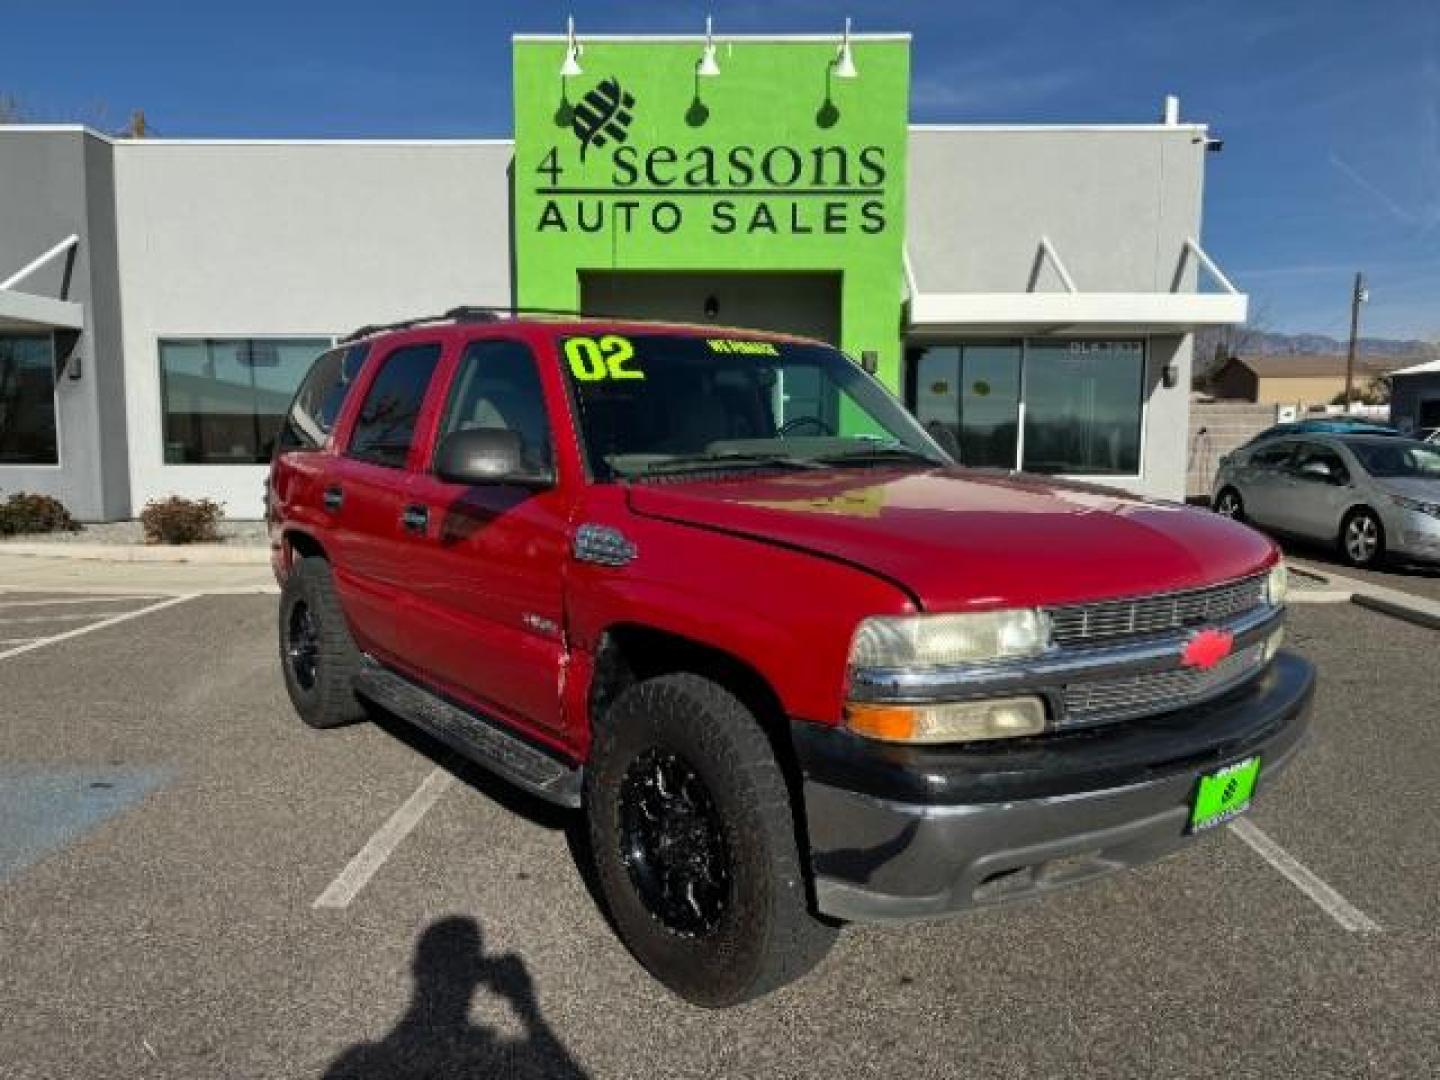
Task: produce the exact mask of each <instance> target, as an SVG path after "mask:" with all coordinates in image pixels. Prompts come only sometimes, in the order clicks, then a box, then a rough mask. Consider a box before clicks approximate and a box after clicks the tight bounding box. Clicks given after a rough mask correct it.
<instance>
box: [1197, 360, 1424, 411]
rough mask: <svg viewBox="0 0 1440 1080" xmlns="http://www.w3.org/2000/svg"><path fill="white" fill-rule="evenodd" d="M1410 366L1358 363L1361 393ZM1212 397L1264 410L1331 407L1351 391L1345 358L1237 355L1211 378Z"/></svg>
mask: <svg viewBox="0 0 1440 1080" xmlns="http://www.w3.org/2000/svg"><path fill="white" fill-rule="evenodd" d="M1405 363H1406V361H1405V360H1402V359H1398V358H1396V357H1393V356H1357V357H1356V358H1355V383H1354V388H1355V394H1356V396H1357V397H1359V396H1361V393H1362V391H1363V390H1364V389H1365V387H1366V386H1367V385H1368V384H1369V383H1371V382H1372V381H1374V380H1375V379H1378V378H1383V377H1385V376H1388V375H1390V374H1391V373H1392V372H1394V371H1395V370H1396V369H1397V368H1401V367H1403V366H1404V365H1405ZM1210 389H1211V393H1212V394H1213V395H1214V396H1215V397H1217V398H1222V399H1225V400H1227V401H1253V402H1257V403H1259V404H1262V405H1296V406H1299V407H1301V408H1308V407H1312V406H1322V405H1329V404H1330V403H1331V402H1333V401H1334V400H1335V399H1336V398H1337V397H1338V396H1339V395H1341V394H1343V393H1344V392H1345V357H1344V356H1315V355H1281V354H1277V355H1273V356H1232V357H1231V358H1230V359H1229V360H1227V361H1225V363H1224V364H1222V365H1221V366H1220V369H1219V370H1218V371H1217V372H1216V373H1215V375H1214V376H1213V377H1212V378H1211V382H1210Z"/></svg>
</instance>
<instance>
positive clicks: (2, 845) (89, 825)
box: [0, 765, 168, 883]
mask: <svg viewBox="0 0 1440 1080" xmlns="http://www.w3.org/2000/svg"><path fill="white" fill-rule="evenodd" d="M167 776H168V773H167V771H166V770H164V769H156V768H136V767H129V766H123V767H122V766H114V767H109V768H105V767H94V766H92V767H79V766H76V767H71V766H43V765H34V766H14V765H5V766H0V883H3V882H5V881H7V880H8V879H9V878H11V877H13V876H14V875H15V874H18V873H19V872H20V871H21V870H24V869H25V868H26V867H27V866H31V865H33V864H34V863H37V862H39V861H40V860H41V859H43V858H45V857H46V856H47V855H49V854H51V853H52V852H55V851H58V850H60V849H61V848H63V847H64V846H65V845H66V844H69V843H72V842H73V841H75V840H77V839H79V838H80V837H81V836H83V835H85V833H87V832H89V831H90V830H91V829H93V828H95V827H96V826H97V825H99V824H100V823H102V822H103V821H105V820H106V819H107V818H111V817H114V816H115V815H116V814H119V813H121V812H122V811H124V810H126V809H127V808H128V807H130V806H133V805H134V804H135V803H137V802H139V801H140V800H141V799H143V798H144V797H145V796H146V795H147V794H149V793H150V792H151V791H154V790H155V789H156V788H157V787H159V786H160V785H161V784H162V783H164V781H165V780H166V778H167Z"/></svg>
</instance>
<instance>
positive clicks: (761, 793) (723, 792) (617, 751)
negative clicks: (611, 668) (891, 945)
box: [585, 673, 836, 1008]
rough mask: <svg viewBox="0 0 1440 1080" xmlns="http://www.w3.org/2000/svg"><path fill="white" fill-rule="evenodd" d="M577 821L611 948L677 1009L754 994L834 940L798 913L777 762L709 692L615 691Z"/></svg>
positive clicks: (712, 688)
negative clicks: (621, 950) (585, 831)
mask: <svg viewBox="0 0 1440 1080" xmlns="http://www.w3.org/2000/svg"><path fill="white" fill-rule="evenodd" d="M585 810H586V816H587V819H588V826H589V832H590V847H591V852H592V857H593V858H594V860H595V871H596V877H597V879H598V881H599V885H600V891H601V893H602V895H603V896H604V899H605V902H606V904H607V906H608V907H609V909H610V914H611V916H612V918H613V919H614V921H615V925H616V928H617V929H618V930H619V932H620V936H621V938H622V940H623V941H624V942H625V945H626V946H627V947H628V948H629V949H630V951H631V952H632V953H633V954H634V955H635V957H636V959H638V960H639V961H640V963H641V964H643V965H644V966H645V968H646V969H647V970H649V971H650V973H651V974H652V975H654V976H655V977H656V978H657V979H658V980H660V982H662V983H664V984H665V985H666V986H667V987H669V988H670V989H671V990H673V991H674V992H675V993H676V994H678V995H679V996H680V997H682V998H684V999H685V1000H686V1001H689V1002H691V1003H693V1004H695V1005H701V1006H706V1007H709V1008H722V1007H725V1006H730V1005H737V1004H739V1003H741V1002H743V1001H748V1000H751V999H753V998H756V997H759V996H761V995H762V994H766V993H768V992H769V991H771V990H774V989H776V988H777V987H779V986H782V985H784V984H785V983H788V982H791V981H792V980H794V979H797V978H799V977H800V976H801V975H803V974H805V973H806V972H807V971H809V970H810V969H811V968H812V967H814V966H815V964H817V963H818V962H819V961H820V960H821V958H823V957H824V955H825V953H826V952H827V951H829V948H830V946H831V944H832V943H833V942H834V939H835V935H836V930H835V928H834V927H832V926H829V925H827V924H825V923H822V922H820V921H819V920H818V919H816V918H815V917H814V916H813V915H811V913H810V911H809V907H808V901H807V894H806V883H805V875H804V869H803V866H802V861H801V856H800V851H799V847H798V844H797V840H796V829H795V816H794V808H793V807H792V806H791V802H790V796H789V792H788V790H787V788H786V786H785V780H784V777H783V776H782V775H781V772H780V766H779V763H778V762H777V761H776V760H775V755H774V753H773V752H772V751H771V748H770V743H769V741H768V740H767V739H766V737H765V734H764V732H763V731H761V729H760V725H759V724H758V723H757V722H756V720H755V717H754V716H753V715H752V714H751V713H750V712H749V710H748V709H746V708H745V706H744V705H742V704H741V703H740V701H739V700H737V699H736V698H735V697H734V695H732V694H731V693H729V691H727V690H725V689H724V688H723V687H721V686H719V685H718V684H716V683H713V682H711V681H710V680H708V679H704V678H701V677H699V676H697V675H692V674H688V673H677V674H670V675H663V676H660V677H658V678H654V679H649V680H647V681H645V682H642V683H638V684H636V685H635V686H632V687H630V688H629V689H628V690H626V691H625V692H624V693H623V694H621V695H620V697H619V698H618V699H617V700H616V701H615V703H614V704H613V705H612V706H611V707H610V709H609V710H608V711H607V712H606V714H605V716H604V718H603V719H602V721H601V722H600V723H599V724H597V725H596V733H595V745H594V748H593V752H592V755H591V761H590V765H589V767H588V768H587V769H586V774H585Z"/></svg>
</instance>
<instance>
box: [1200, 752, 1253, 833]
mask: <svg viewBox="0 0 1440 1080" xmlns="http://www.w3.org/2000/svg"><path fill="white" fill-rule="evenodd" d="M1259 779H1260V755H1259V754H1252V755H1250V756H1249V757H1247V758H1242V759H1241V760H1240V761H1235V762H1231V763H1230V764H1229V765H1225V766H1222V767H1221V768H1218V769H1215V770H1214V771H1213V772H1208V773H1203V774H1201V776H1200V778H1199V780H1198V781H1196V784H1195V794H1194V796H1193V797H1192V798H1191V800H1190V824H1189V827H1188V831H1189V832H1192V833H1200V832H1207V831H1209V830H1210V829H1214V828H1216V827H1218V826H1220V825H1224V824H1225V823H1226V822H1227V821H1232V820H1234V819H1235V818H1237V817H1239V816H1240V815H1241V814H1243V813H1245V812H1246V811H1247V810H1249V809H1250V804H1251V802H1252V801H1253V800H1254V798H1255V785H1256V783H1257V782H1258V781H1259Z"/></svg>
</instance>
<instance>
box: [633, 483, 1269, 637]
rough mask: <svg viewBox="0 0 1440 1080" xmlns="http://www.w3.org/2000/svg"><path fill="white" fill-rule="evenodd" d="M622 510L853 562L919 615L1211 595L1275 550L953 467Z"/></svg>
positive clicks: (643, 491)
mask: <svg viewBox="0 0 1440 1080" xmlns="http://www.w3.org/2000/svg"><path fill="white" fill-rule="evenodd" d="M630 505H631V508H632V509H633V510H634V511H635V513H637V514H643V515H645V516H648V517H654V518H662V519H668V520H671V521H677V522H683V523H686V524H691V525H697V526H702V527H707V528H714V529H719V530H724V531H726V532H734V533H741V534H744V535H747V536H752V537H754V538H755V539H757V540H761V541H766V540H770V541H775V542H778V543H783V544H785V545H787V546H791V547H801V548H806V549H809V550H811V551H815V552H819V553H823V554H826V555H831V556H834V557H837V558H841V559H844V560H846V561H848V562H852V563H858V564H860V565H862V566H866V567H869V568H871V569H872V570H874V571H875V572H877V573H879V574H881V575H883V576H885V577H888V578H891V579H893V580H896V581H899V582H902V583H903V584H904V585H905V586H906V587H907V588H909V589H910V590H911V591H912V592H914V593H915V594H916V595H917V596H918V597H919V598H920V600H921V602H922V603H923V604H924V606H925V607H926V608H927V609H929V610H932V611H938V610H952V611H953V610H958V609H962V608H989V607H1011V606H1021V607H1029V606H1038V605H1044V604H1061V603H1073V602H1076V601H1084V600H1097V599H1103V598H1108V597H1117V596H1128V595H1136V594H1143V593H1155V592H1169V591H1172V590H1177V589H1187V588H1194V587H1197V586H1203V585H1212V584H1215V583H1217V582H1222V581H1228V580H1230V579H1233V578H1237V577H1241V576H1244V575H1246V574H1250V573H1255V572H1258V571H1260V570H1262V569H1264V568H1265V567H1266V566H1268V565H1269V564H1270V563H1271V562H1272V561H1273V558H1274V551H1275V549H1274V545H1272V544H1271V543H1270V541H1269V540H1267V539H1265V538H1264V537H1263V536H1261V535H1260V534H1259V533H1256V532H1253V531H1252V530H1250V529H1248V528H1246V527H1245V526H1243V525H1237V524H1235V523H1234V522H1231V521H1229V520H1228V519H1226V518H1222V517H1220V516H1218V515H1216V514H1211V513H1207V512H1205V511H1202V510H1193V509H1190V508H1188V507H1184V506H1178V505H1174V504H1170V503H1159V502H1146V501H1142V500H1139V499H1134V498H1130V497H1127V496H1125V495H1122V494H1119V493H1117V492H1114V491H1111V490H1108V489H1102V488H1097V487H1091V486H1086V485H1079V484H1069V483H1055V482H1050V481H1045V480H1041V479H1037V478H1033V477H1010V476H999V475H992V474H987V473H980V472H971V471H968V470H965V469H941V470H933V471H926V472H919V473H917V472H913V471H904V470H896V469H875V468H872V469H860V470H845V471H843V472H842V471H839V470H828V471H825V472H814V473H799V474H788V473H787V474H785V475H783V476H774V475H767V476H764V477H760V476H741V477H736V478H729V479H725V480H713V481H685V482H678V483H676V482H672V483H665V484H636V485H633V486H632V487H631V488H630Z"/></svg>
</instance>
